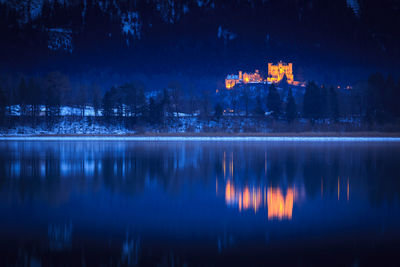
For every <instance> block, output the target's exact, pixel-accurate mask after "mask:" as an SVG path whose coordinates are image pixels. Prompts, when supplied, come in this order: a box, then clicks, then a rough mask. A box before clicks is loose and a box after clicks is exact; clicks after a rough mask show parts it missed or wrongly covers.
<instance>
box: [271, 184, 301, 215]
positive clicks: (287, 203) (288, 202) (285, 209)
mask: <svg viewBox="0 0 400 267" xmlns="http://www.w3.org/2000/svg"><path fill="white" fill-rule="evenodd" d="M293 202H294V190H293V189H291V188H289V189H288V190H287V192H286V196H283V193H282V191H281V189H279V188H268V192H267V205H268V220H271V219H279V220H282V219H288V220H291V219H292V213H293Z"/></svg>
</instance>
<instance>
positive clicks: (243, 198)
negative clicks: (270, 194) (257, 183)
mask: <svg viewBox="0 0 400 267" xmlns="http://www.w3.org/2000/svg"><path fill="white" fill-rule="evenodd" d="M225 203H226V204H227V205H230V206H238V208H239V211H241V210H242V209H243V210H248V209H253V210H254V212H257V210H258V209H259V208H260V207H262V206H263V203H262V193H261V189H260V188H258V189H255V188H253V189H251V190H250V188H249V187H248V186H246V187H245V188H244V189H243V190H240V189H235V186H234V185H233V184H231V181H229V180H228V182H227V183H226V186H225Z"/></svg>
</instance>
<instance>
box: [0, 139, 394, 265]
mask: <svg viewBox="0 0 400 267" xmlns="http://www.w3.org/2000/svg"><path fill="white" fill-rule="evenodd" d="M399 251H400V144H399V143H367V144H360V143H357V144H352V143H344V144H341V143H318V144H313V143H268V142H264V143H240V142H220V143H218V142H209V143H207V142H182V143H180V142H153V143H152V142H148V143H146V142H97V141H96V142H79V141H71V142H58V141H49V142H27V141H25V142H24V141H15V142H11V141H8V142H6V141H2V142H0V265H2V266H4V265H19V266H24V265H29V264H30V265H31V266H36V265H40V264H42V265H44V266H58V265H63V264H64V263H66V265H73V266H83V265H85V266H95V265H103V266H119V265H122V266H125V265H142V266H154V265H155V266H184V265H186V266H198V265H201V266H208V265H242V266H258V265H300V266H303V265H306V266H309V265H328V264H338V265H339V264H340V265H342V266H346V265H349V266H353V265H355V266H363V265H370V264H374V265H396V263H398V252H399ZM35 264H36V265H35Z"/></svg>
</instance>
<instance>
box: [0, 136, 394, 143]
mask: <svg viewBox="0 0 400 267" xmlns="http://www.w3.org/2000/svg"><path fill="white" fill-rule="evenodd" d="M0 141H147V142H154V141H214V142H215V141H217V142H226V141H240V142H254V141H257V142H259V141H264V142H399V143H400V137H361V136H360V137H355V136H353V137H348V136H342V137H338V136H332V137H329V136H0Z"/></svg>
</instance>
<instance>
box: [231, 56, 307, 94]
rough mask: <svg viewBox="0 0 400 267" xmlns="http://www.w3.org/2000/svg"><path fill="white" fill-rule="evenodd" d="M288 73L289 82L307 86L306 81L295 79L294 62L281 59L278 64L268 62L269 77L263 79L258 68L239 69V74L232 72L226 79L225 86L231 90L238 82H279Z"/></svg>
mask: <svg viewBox="0 0 400 267" xmlns="http://www.w3.org/2000/svg"><path fill="white" fill-rule="evenodd" d="M285 75H286V78H287V82H288V84H291V85H294V86H305V83H303V82H298V81H295V80H294V76H293V64H292V63H288V64H286V63H283V62H282V61H280V62H279V63H278V64H277V65H273V64H272V63H268V77H267V79H263V78H262V77H261V75H260V72H259V70H256V71H255V72H254V73H246V72H245V73H243V72H242V71H239V74H238V75H235V74H230V75H228V76H227V77H226V79H225V87H226V89H228V90H230V89H232V88H233V87H235V85H236V84H247V83H258V84H262V83H263V84H265V83H268V84H271V83H279V82H280V81H281V80H282V79H283V77H284V76H285Z"/></svg>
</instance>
